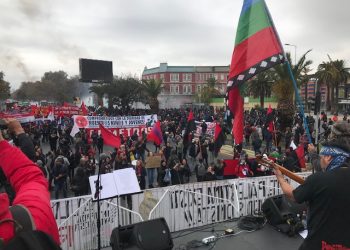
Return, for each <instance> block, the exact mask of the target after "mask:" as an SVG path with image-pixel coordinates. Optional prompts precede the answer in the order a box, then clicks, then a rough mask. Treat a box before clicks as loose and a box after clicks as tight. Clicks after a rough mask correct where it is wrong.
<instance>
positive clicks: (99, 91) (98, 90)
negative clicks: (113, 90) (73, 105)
mask: <svg viewBox="0 0 350 250" xmlns="http://www.w3.org/2000/svg"><path fill="white" fill-rule="evenodd" d="M89 92H90V93H95V94H96V96H97V103H98V105H99V106H101V107H102V106H103V96H104V95H105V94H106V93H107V90H106V86H105V85H95V86H91V87H90V88H89Z"/></svg>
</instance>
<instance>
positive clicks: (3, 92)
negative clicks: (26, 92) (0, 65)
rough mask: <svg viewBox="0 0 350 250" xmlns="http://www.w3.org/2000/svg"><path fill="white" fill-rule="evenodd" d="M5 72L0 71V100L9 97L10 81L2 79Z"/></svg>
mask: <svg viewBox="0 0 350 250" xmlns="http://www.w3.org/2000/svg"><path fill="white" fill-rule="evenodd" d="M4 77H5V74H4V73H3V72H2V71H0V100H4V99H7V98H9V97H10V91H11V87H10V83H9V82H7V81H5V80H4Z"/></svg>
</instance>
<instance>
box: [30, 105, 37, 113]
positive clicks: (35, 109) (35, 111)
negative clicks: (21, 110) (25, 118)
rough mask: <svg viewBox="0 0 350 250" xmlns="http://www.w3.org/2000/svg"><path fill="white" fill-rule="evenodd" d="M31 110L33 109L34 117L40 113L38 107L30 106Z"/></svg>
mask: <svg viewBox="0 0 350 250" xmlns="http://www.w3.org/2000/svg"><path fill="white" fill-rule="evenodd" d="M30 109H31V112H30V113H31V114H32V115H36V114H37V112H38V106H37V105H30Z"/></svg>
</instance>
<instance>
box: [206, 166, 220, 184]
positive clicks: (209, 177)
mask: <svg viewBox="0 0 350 250" xmlns="http://www.w3.org/2000/svg"><path fill="white" fill-rule="evenodd" d="M215 180H217V178H216V174H215V167H214V165H213V164H210V165H209V167H208V169H207V172H206V173H205V175H204V176H203V181H215Z"/></svg>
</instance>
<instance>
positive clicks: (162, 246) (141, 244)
mask: <svg viewBox="0 0 350 250" xmlns="http://www.w3.org/2000/svg"><path fill="white" fill-rule="evenodd" d="M110 244H111V246H112V249H113V250H120V249H124V250H138V249H143V250H168V249H169V250H170V249H172V248H173V246H174V244H173V240H172V238H171V235H170V230H169V227H168V224H167V223H166V221H165V219H164V218H158V219H154V220H148V221H143V222H139V223H135V224H131V225H127V226H122V227H119V228H114V229H113V231H112V235H111V240H110Z"/></svg>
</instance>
